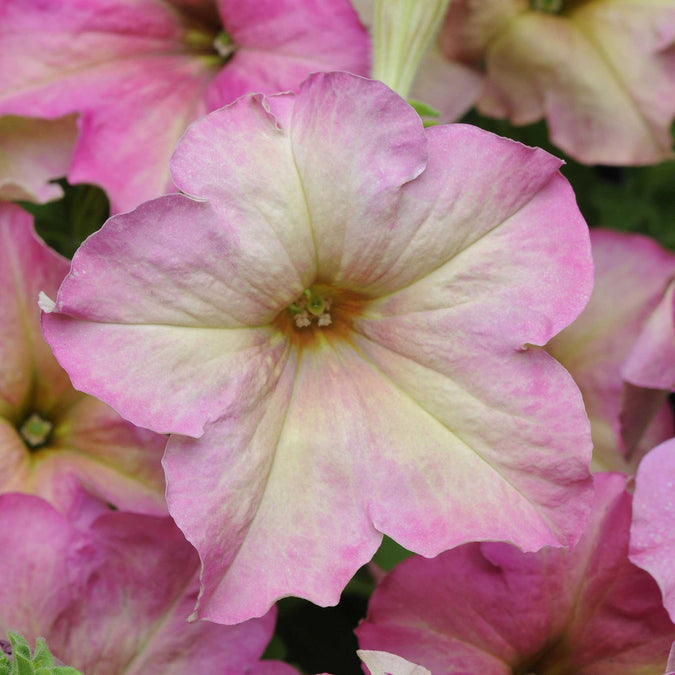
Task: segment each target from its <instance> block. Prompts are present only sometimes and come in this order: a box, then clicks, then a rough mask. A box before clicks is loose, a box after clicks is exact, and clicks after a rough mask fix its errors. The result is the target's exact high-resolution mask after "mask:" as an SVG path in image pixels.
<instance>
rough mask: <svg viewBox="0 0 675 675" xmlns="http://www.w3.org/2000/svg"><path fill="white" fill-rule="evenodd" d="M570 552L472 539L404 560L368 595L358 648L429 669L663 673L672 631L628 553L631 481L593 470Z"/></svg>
mask: <svg viewBox="0 0 675 675" xmlns="http://www.w3.org/2000/svg"><path fill="white" fill-rule="evenodd" d="M595 478H596V481H595V482H596V495H595V500H594V508H593V511H592V515H591V519H590V521H589V523H588V525H587V527H586V529H585V530H584V533H583V535H582V538H581V539H580V540H579V542H578V543H577V544H576V546H575V547H574V548H573V549H571V550H569V551H560V550H553V549H543V550H542V551H539V552H538V553H530V554H528V553H523V552H521V551H518V550H517V549H516V548H514V547H512V546H508V545H506V544H500V543H486V544H475V543H473V544H467V545H465V546H462V547H460V548H457V549H455V550H453V551H448V552H446V553H443V554H441V555H440V556H438V557H437V558H435V559H433V560H424V559H422V558H420V557H419V556H414V557H412V558H409V559H407V560H404V561H403V562H402V563H400V564H399V565H398V566H397V567H396V568H394V570H393V571H392V572H391V573H390V574H389V575H387V576H386V577H385V578H384V580H383V581H382V582H381V583H380V585H379V586H378V588H377V589H376V590H375V592H374V594H373V596H372V597H371V600H370V604H369V609H368V617H367V619H366V621H365V622H363V623H362V624H361V625H360V626H359V627H358V628H357V631H356V632H357V634H358V637H359V644H360V646H361V647H363V648H367V649H383V650H387V651H391V652H393V653H395V654H398V655H400V656H402V657H404V658H406V659H408V660H410V661H413V662H415V663H419V664H421V665H422V666H424V667H425V668H428V669H429V670H431V672H434V673H436V672H438V673H453V674H454V673H457V674H462V675H463V674H465V673H466V674H467V675H468V674H469V673H478V672H480V673H481V674H485V675H510V674H511V673H513V672H523V673H530V672H554V671H555V670H556V669H557V670H559V671H560V672H569V673H572V672H573V673H579V674H580V675H581V674H583V675H605V674H606V673H609V672H612V673H617V674H621V675H634V674H635V673H637V672H654V673H658V672H661V670H660V669H662V668H663V665H664V664H665V661H666V656H667V650H668V648H669V646H670V642H671V641H672V637H673V635H675V626H673V624H672V623H671V622H670V621H669V620H668V617H667V614H666V612H665V611H664V610H663V607H662V606H661V603H660V598H659V594H658V589H657V588H656V585H655V584H654V583H653V580H652V579H650V578H649V576H648V575H646V574H644V573H643V572H642V571H641V570H639V569H638V568H636V567H635V566H634V565H632V564H630V562H629V561H628V557H627V553H628V528H629V524H630V496H629V495H628V493H627V492H626V491H625V478H624V477H623V476H620V475H618V474H600V475H596V477H595Z"/></svg>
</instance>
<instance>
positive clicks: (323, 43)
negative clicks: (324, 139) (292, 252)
mask: <svg viewBox="0 0 675 675" xmlns="http://www.w3.org/2000/svg"><path fill="white" fill-rule="evenodd" d="M0 64H2V65H0V115H2V114H13V115H27V116H32V117H49V118H52V117H59V116H61V115H66V114H69V113H75V112H77V113H81V116H80V119H79V127H80V136H79V141H78V144H77V147H76V150H75V154H74V156H73V161H72V164H71V166H70V171H69V172H68V180H69V181H70V182H71V183H81V182H84V183H95V184H97V185H99V186H101V187H103V188H104V189H105V190H106V192H107V193H108V195H109V197H110V200H111V208H112V209H113V211H126V210H128V209H131V208H133V207H135V206H137V205H138V204H139V203H140V202H142V201H144V200H145V199H150V198H152V197H157V196H159V195H161V194H163V193H165V192H167V191H173V190H174V188H173V185H172V184H171V181H170V178H169V170H168V161H169V157H170V156H171V152H172V151H173V149H174V147H175V145H176V142H177V141H178V139H179V138H180V137H181V135H182V133H183V132H184V131H185V128H186V127H187V126H188V124H189V123H190V122H192V121H193V120H195V119H197V117H199V116H200V115H203V114H205V113H206V112H208V111H210V110H214V109H216V108H219V107H221V106H223V105H225V104H226V103H230V102H232V101H233V100H234V99H236V98H237V97H239V96H241V95H243V94H246V93H248V92H250V91H263V92H269V93H272V92H276V91H285V90H288V89H295V88H297V85H298V84H299V83H300V82H301V81H302V80H303V79H304V78H305V77H306V76H307V75H308V74H309V73H311V72H312V71H320V70H348V71H351V72H355V73H357V74H363V75H365V74H367V70H368V67H369V45H368V38H367V34H366V32H365V29H364V28H363V27H362V26H361V24H360V23H359V21H358V18H357V16H356V13H355V12H354V10H353V9H352V7H351V5H350V3H349V1H348V0H321V1H318V0H311V1H307V0H256V2H245V1H242V0H166V1H165V0H137V1H135V2H133V3H130V2H125V1H124V0H76V1H69V2H48V3H45V2H43V1H42V0H1V1H0Z"/></svg>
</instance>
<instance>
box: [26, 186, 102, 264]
mask: <svg viewBox="0 0 675 675" xmlns="http://www.w3.org/2000/svg"><path fill="white" fill-rule="evenodd" d="M57 182H58V184H59V185H60V186H61V187H62V188H63V191H64V196H63V197H62V198H61V199H59V200H58V201H55V202H50V203H49V204H31V203H30V202H20V205H21V206H22V207H23V208H24V209H25V210H26V211H28V212H29V213H31V214H32V215H33V216H34V218H35V229H36V230H37V233H38V234H39V235H40V236H41V237H42V238H43V239H44V240H45V241H46V242H47V243H48V244H49V245H50V246H51V247H52V248H54V249H56V250H57V251H58V252H59V253H61V254H62V255H64V256H66V258H72V257H73V253H75V251H76V250H77V248H78V246H79V245H80V244H81V243H82V242H83V241H84V240H85V239H86V238H87V237H88V236H89V235H90V234H92V233H93V232H96V230H98V229H99V228H100V227H101V225H103V223H104V222H105V221H106V219H107V218H108V216H109V214H110V204H109V202H108V198H107V197H106V194H105V192H103V190H101V188H98V187H96V186H95V185H69V184H68V182H67V181H66V180H65V179H61V180H59V181H57Z"/></svg>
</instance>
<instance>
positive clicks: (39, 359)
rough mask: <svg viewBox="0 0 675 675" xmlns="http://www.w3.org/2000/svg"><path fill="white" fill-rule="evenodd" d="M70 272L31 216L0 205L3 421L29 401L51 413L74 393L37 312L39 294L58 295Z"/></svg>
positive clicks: (0, 404)
mask: <svg viewBox="0 0 675 675" xmlns="http://www.w3.org/2000/svg"><path fill="white" fill-rule="evenodd" d="M67 271H68V262H67V260H66V259H65V258H62V257H61V256H60V255H59V254H58V253H56V252H54V251H52V250H51V249H50V248H48V247H47V246H46V245H45V244H44V243H43V242H42V240H40V239H38V237H37V236H36V235H35V233H34V232H33V219H32V217H31V216H29V215H28V214H27V213H26V212H25V211H23V210H22V209H21V208H19V207H18V206H14V205H12V204H0V289H1V291H0V292H1V294H2V296H1V297H2V302H0V325H1V326H2V339H1V340H0V416H1V417H9V418H10V419H12V421H13V422H15V423H18V422H20V420H19V419H15V418H16V416H17V414H18V413H19V411H21V410H22V408H23V407H25V406H26V405H28V398H29V396H30V397H32V398H33V400H34V402H35V403H36V405H37V406H38V407H42V408H49V407H51V406H52V405H54V404H55V402H56V401H58V400H60V399H62V398H63V397H65V398H64V399H63V402H64V403H66V401H67V400H69V399H72V397H73V394H75V392H72V394H70V393H69V390H71V388H70V383H69V380H68V376H67V375H66V374H65V373H64V372H63V370H61V368H59V365H58V364H57V363H56V361H55V360H54V357H53V356H52V353H51V350H50V349H49V345H47V344H46V343H45V342H44V341H43V340H42V337H41V335H40V315H39V311H38V309H37V300H38V295H39V293H40V291H45V292H47V293H51V294H55V293H56V289H57V288H58V287H59V284H60V283H61V281H62V280H63V277H64V276H65V275H66V273H67ZM71 391H72V390H71Z"/></svg>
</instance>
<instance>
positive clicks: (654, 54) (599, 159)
mask: <svg viewBox="0 0 675 675" xmlns="http://www.w3.org/2000/svg"><path fill="white" fill-rule="evenodd" d="M440 41H441V49H442V51H443V52H444V53H445V54H446V56H447V57H448V58H449V59H450V60H452V61H453V62H456V63H457V64H458V65H464V66H466V68H468V69H473V70H474V71H476V72H484V84H483V89H482V92H481V94H480V96H479V97H478V100H477V107H478V110H479V111H480V112H481V113H483V114H485V115H489V116H491V117H508V118H509V119H510V120H511V122H512V123H514V124H529V123H531V122H536V121H537V120H540V119H542V118H546V121H547V124H548V128H549V134H550V137H551V140H552V141H553V143H555V144H556V145H557V146H559V147H560V148H562V150H564V151H565V152H566V153H568V154H569V155H570V156H572V157H574V158H575V159H577V160H579V161H581V162H585V163H588V164H624V165H632V164H650V163H655V162H659V161H662V160H664V159H667V158H668V157H670V156H671V146H672V139H671V136H670V126H671V123H672V121H673V117H674V116H675V3H673V2H671V1H670V0H666V1H664V2H645V1H644V0H585V1H583V2H577V1H573V0H531V1H530V2H527V1H526V0H453V2H451V3H450V8H449V10H448V14H447V17H446V22H445V27H444V29H443V30H442V33H441V36H440ZM457 81H458V80H455V79H454V78H453V79H449V80H448V81H447V83H446V85H445V86H446V87H447V88H449V89H452V88H453V87H455V86H456V84H457ZM436 86H438V87H439V88H440V87H443V84H442V82H441V81H438V83H437V85H436ZM458 96H460V97H462V96H463V93H462V92H461V90H460V91H459V92H458Z"/></svg>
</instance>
